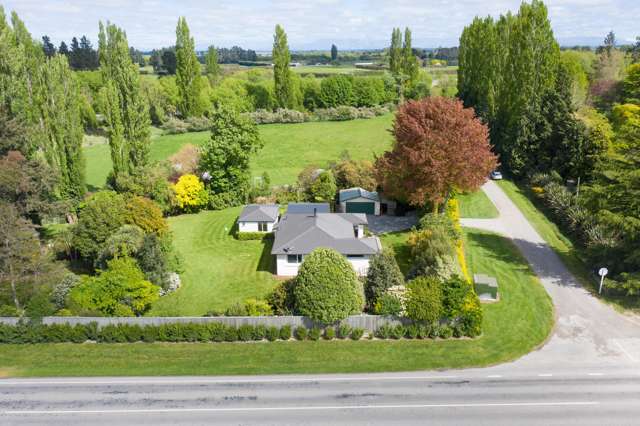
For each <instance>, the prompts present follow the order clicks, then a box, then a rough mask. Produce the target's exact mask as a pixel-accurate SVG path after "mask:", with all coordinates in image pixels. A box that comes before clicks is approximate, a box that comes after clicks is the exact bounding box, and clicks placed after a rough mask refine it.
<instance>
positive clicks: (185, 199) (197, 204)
mask: <svg viewBox="0 0 640 426" xmlns="http://www.w3.org/2000/svg"><path fill="white" fill-rule="evenodd" d="M171 188H172V189H173V192H174V193H175V194H176V201H177V203H178V206H179V207H180V209H182V210H184V211H187V212H194V211H198V210H200V208H202V207H204V206H206V205H207V203H208V202H209V194H208V193H207V191H206V189H205V188H204V184H203V183H202V182H201V181H200V179H198V177H197V176H196V175H191V174H186V175H182V176H180V179H178V182H177V183H176V184H175V185H172V186H171Z"/></svg>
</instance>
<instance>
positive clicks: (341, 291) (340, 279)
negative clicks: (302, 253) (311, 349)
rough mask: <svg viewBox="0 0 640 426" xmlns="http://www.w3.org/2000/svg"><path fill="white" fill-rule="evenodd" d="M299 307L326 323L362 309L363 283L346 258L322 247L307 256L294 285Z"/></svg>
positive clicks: (300, 309)
mask: <svg viewBox="0 0 640 426" xmlns="http://www.w3.org/2000/svg"><path fill="white" fill-rule="evenodd" d="M294 294H295V299H296V310H297V311H299V312H300V313H301V314H302V315H306V316H308V317H310V318H311V319H313V320H314V321H318V322H321V323H324V324H332V323H334V322H337V321H340V320H343V319H345V318H346V317H348V316H349V315H351V314H355V313H358V312H361V310H362V305H363V302H364V300H363V292H362V285H361V283H360V281H359V280H358V277H357V276H356V273H355V271H354V270H353V267H352V266H351V264H350V263H349V262H348V261H347V259H346V258H345V257H344V256H343V255H341V254H340V253H338V252H337V251H335V250H331V249H325V248H319V249H315V250H314V251H312V252H311V254H309V255H308V256H306V257H305V259H304V261H303V262H302V265H301V266H300V270H299V272H298V276H297V277H296V286H295V289H294Z"/></svg>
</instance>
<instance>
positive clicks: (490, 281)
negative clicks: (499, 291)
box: [473, 274, 498, 288]
mask: <svg viewBox="0 0 640 426" xmlns="http://www.w3.org/2000/svg"><path fill="white" fill-rule="evenodd" d="M473 282H474V283H476V284H481V285H486V286H489V287H496V288H497V287H498V280H496V279H495V278H494V277H490V276H488V275H485V274H473Z"/></svg>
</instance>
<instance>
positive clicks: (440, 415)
mask: <svg viewBox="0 0 640 426" xmlns="http://www.w3.org/2000/svg"><path fill="white" fill-rule="evenodd" d="M499 373H503V374H499ZM639 418H640V372H639V371H637V370H636V371H626V370H616V371H612V372H609V373H602V372H587V371H584V372H577V371H574V372H572V373H571V374H564V375H563V374H561V373H558V374H554V373H543V374H542V375H533V374H530V373H526V374H524V375H520V374H511V375H510V374H509V371H508V369H507V371H504V372H503V371H501V369H500V368H491V369H488V370H467V371H464V372H453V373H451V372H446V373H433V374H427V373H414V374H390V375H377V374H376V375H348V376H319V377H309V376H291V377H282V376H279V377H275V376H273V377H260V378H256V377H253V378H252V377H247V378H237V377H236V378H206V377H201V378H126V379H38V380H7V381H3V382H0V424H6V425H33V424H50V425H86V424H95V425H114V424H136V425H170V424H189V425H198V424H233V425H235V424H237V425H247V424H260V425H271V424H273V425H285V424H286V425H288V424H291V425H293V424H295V425H300V424H349V425H353V424H397V423H403V424H451V425H454V424H455V425H467V424H469V425H471V424H473V425H482V424H487V425H502V424H504V425H513V424H520V425H528V424H545V425H552V424H563V425H573V424H575V425H603V424H611V425H627V424H628V425H632V424H638V419H639Z"/></svg>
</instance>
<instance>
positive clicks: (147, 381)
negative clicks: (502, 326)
mask: <svg viewBox="0 0 640 426" xmlns="http://www.w3.org/2000/svg"><path fill="white" fill-rule="evenodd" d="M459 378H460V376H404V377H403V376H397V377H394V376H377V377H376V376H373V377H316V378H305V377H292V378H287V377H282V378H272V379H269V378H265V379H260V378H237V379H207V378H203V379H190V378H184V379H179V378H176V379H145V378H142V379H140V380H131V379H127V380H118V379H116V380H92V381H89V380H21V381H15V380H14V381H11V380H6V381H5V380H2V379H0V386H2V385H5V386H19V385H22V386H30V385H155V384H180V385H183V384H184V385H188V384H207V383H210V384H225V383H291V382H293V383H308V382H364V381H367V382H371V381H378V380H440V379H459Z"/></svg>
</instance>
